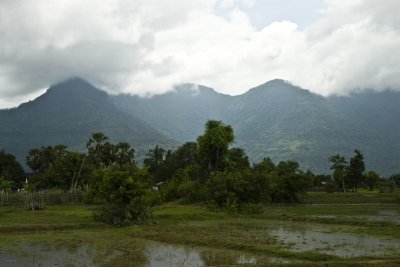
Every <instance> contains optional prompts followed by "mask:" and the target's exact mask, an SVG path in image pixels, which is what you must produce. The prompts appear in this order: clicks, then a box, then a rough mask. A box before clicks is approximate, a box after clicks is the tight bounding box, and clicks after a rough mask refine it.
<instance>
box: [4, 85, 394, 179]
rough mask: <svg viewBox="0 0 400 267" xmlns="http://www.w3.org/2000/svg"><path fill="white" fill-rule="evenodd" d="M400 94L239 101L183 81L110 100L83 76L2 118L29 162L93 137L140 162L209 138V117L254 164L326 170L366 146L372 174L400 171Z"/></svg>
mask: <svg viewBox="0 0 400 267" xmlns="http://www.w3.org/2000/svg"><path fill="white" fill-rule="evenodd" d="M398 103H400V93H396V92H389V91H387V92H382V93H374V92H364V93H359V94H354V95H351V96H349V97H328V98H325V97H322V96H319V95H316V94H313V93H311V92H309V91H307V90H304V89H301V88H299V87H296V86H293V85H291V84H290V83H288V82H285V81H283V80H273V81H270V82H267V83H265V84H263V85H260V86H258V87H256V88H253V89H251V90H249V91H248V92H246V93H245V94H242V95H239V96H229V95H224V94H220V93H217V92H215V91H214V90H213V89H211V88H208V87H204V86H197V85H193V84H184V85H181V86H177V87H176V88H175V90H173V91H171V92H168V93H166V94H163V95H158V96H154V97H151V98H141V97H138V96H130V95H118V96H110V95H107V94H106V93H105V92H102V91H100V90H98V89H96V88H94V87H93V86H91V85H90V84H88V83H87V82H85V81H83V80H81V79H78V78H77V79H71V80H68V81H65V82H63V83H60V84H58V85H54V86H52V87H51V88H50V89H49V90H48V91H47V92H46V93H45V94H44V95H42V96H41V97H39V98H37V99H35V100H34V101H32V102H29V103H26V104H23V105H21V106H20V107H18V108H15V109H11V110H2V111H0V148H4V149H6V150H7V151H9V152H11V153H13V154H15V155H16V156H17V158H18V159H19V160H22V161H24V157H25V155H26V152H27V151H28V150H29V149H30V148H33V147H38V146H41V145H47V144H58V143H64V144H67V145H68V146H69V147H70V148H72V149H83V146H84V144H85V143H86V141H87V139H88V138H89V136H90V134H91V133H92V132H94V131H102V132H104V133H105V134H106V135H108V136H109V137H110V138H111V140H113V141H120V140H126V141H128V142H130V143H131V144H132V145H133V146H134V147H135V148H136V149H137V150H138V151H139V154H141V155H143V154H144V153H145V151H147V149H149V148H150V147H152V146H154V145H155V144H159V145H161V146H164V147H167V148H168V147H169V148H171V147H175V146H176V145H177V144H178V143H183V142H185V141H189V140H196V138H197V137H198V136H199V135H200V134H201V133H202V132H203V127H204V123H205V121H206V120H207V119H217V120H222V121H224V122H225V123H228V124H231V125H232V126H233V128H234V131H235V134H236V144H235V146H240V147H242V148H244V149H245V150H246V152H247V153H248V155H249V156H250V158H251V159H252V160H253V161H258V160H261V159H262V158H263V157H267V156H269V157H271V158H272V159H273V160H274V161H279V160H285V159H294V160H298V161H299V162H300V163H301V165H302V167H303V168H310V169H311V170H313V171H316V172H328V171H329V162H328V158H329V156H331V155H332V154H335V153H340V154H343V155H345V156H347V157H350V156H351V155H352V153H353V150H354V149H356V148H357V149H360V150H361V151H362V152H363V153H364V155H365V158H366V163H367V168H368V169H372V170H376V171H378V172H380V173H381V174H384V175H387V174H390V173H393V172H400V116H398V114H400V105H399V104H398Z"/></svg>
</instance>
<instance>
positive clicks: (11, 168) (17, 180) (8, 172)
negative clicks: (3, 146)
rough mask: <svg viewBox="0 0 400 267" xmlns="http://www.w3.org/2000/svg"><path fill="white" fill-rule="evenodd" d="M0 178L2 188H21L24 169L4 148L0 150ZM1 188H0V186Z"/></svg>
mask: <svg viewBox="0 0 400 267" xmlns="http://www.w3.org/2000/svg"><path fill="white" fill-rule="evenodd" d="M0 179H1V180H2V182H1V184H2V186H1V187H2V188H3V189H6V188H8V189H13V190H15V189H17V188H22V186H23V183H24V180H25V179H24V170H23V169H22V167H21V164H19V162H18V161H17V160H16V159H15V157H14V156H13V155H11V154H9V153H7V152H5V151H4V150H0ZM0 189H1V188H0Z"/></svg>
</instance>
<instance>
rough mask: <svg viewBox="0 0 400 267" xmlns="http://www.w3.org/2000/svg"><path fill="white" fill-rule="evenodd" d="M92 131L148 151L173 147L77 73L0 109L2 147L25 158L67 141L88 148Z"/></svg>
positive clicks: (73, 145) (69, 144)
mask: <svg viewBox="0 0 400 267" xmlns="http://www.w3.org/2000/svg"><path fill="white" fill-rule="evenodd" d="M93 132H103V133H104V134H105V135H107V136H108V137H109V138H110V140H111V141H113V142H118V141H128V142H129V143H131V144H132V145H133V146H134V148H135V149H136V150H137V152H138V154H139V155H140V154H142V155H143V154H144V153H145V152H146V151H147V150H148V149H149V148H150V147H153V146H155V145H156V144H161V145H163V146H175V145H176V142H175V141H173V140H172V139H170V138H167V137H165V136H164V135H162V134H161V133H159V132H158V131H157V130H156V129H154V128H153V127H151V126H150V125H149V124H148V123H146V122H144V121H142V120H141V119H139V118H137V117H136V116H135V115H134V114H128V113H125V112H122V111H120V110H119V109H117V108H116V107H115V106H114V104H113V103H112V101H111V99H110V97H109V95H108V94H107V93H105V92H103V91H100V90H98V89H96V88H95V87H93V86H92V85H90V84H89V83H87V82H86V81H84V80H82V79H79V78H75V79H71V80H68V81H65V82H62V83H60V84H57V85H54V86H52V87H50V88H49V89H48V90H47V92H46V93H45V94H43V95H42V96H40V97H38V98H37V99H35V100H34V101H31V102H29V103H25V104H22V105H20V106H19V107H18V108H14V109H9V110H1V111H0V148H3V149H5V150H6V151H8V152H10V153H13V154H14V155H15V156H16V157H17V159H18V160H19V161H20V162H21V163H25V157H26V155H27V152H28V151H29V149H31V148H35V147H40V146H44V145H55V144H66V145H67V146H68V147H69V148H70V149H72V150H81V151H82V150H84V149H85V145H86V142H87V140H88V139H89V138H90V136H91V134H92V133H93Z"/></svg>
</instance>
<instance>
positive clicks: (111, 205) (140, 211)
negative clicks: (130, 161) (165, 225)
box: [91, 167, 151, 226]
mask: <svg viewBox="0 0 400 267" xmlns="http://www.w3.org/2000/svg"><path fill="white" fill-rule="evenodd" d="M96 177H97V179H98V180H97V182H96V183H95V185H96V186H95V187H94V188H93V189H91V190H92V193H91V194H92V196H93V199H95V200H97V201H101V203H102V205H101V207H100V208H99V209H98V210H97V211H95V213H94V218H95V219H96V220H98V221H102V222H105V223H108V224H112V225H115V226H123V225H127V224H131V223H135V222H139V221H144V220H147V219H149V218H150V217H151V213H150V208H149V206H148V205H147V204H148V203H146V194H147V193H148V192H149V190H150V185H149V184H148V183H146V182H145V181H146V173H145V172H143V171H142V170H140V169H137V168H136V167H130V168H126V169H124V168H120V167H109V168H106V169H102V170H98V172H97V174H96Z"/></svg>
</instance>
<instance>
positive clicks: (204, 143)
mask: <svg viewBox="0 0 400 267" xmlns="http://www.w3.org/2000/svg"><path fill="white" fill-rule="evenodd" d="M234 139H235V135H234V133H233V129H232V127H231V126H230V125H225V124H224V123H222V122H221V121H215V120H208V121H207V122H206V125H205V131H204V134H203V135H202V136H199V137H198V138H197V142H198V144H199V156H200V158H201V160H202V161H203V164H204V165H205V166H206V168H207V170H208V172H209V174H210V175H211V174H212V173H213V172H215V171H217V170H220V168H221V166H223V163H225V161H226V160H227V156H228V152H229V145H230V144H232V143H233V141H234Z"/></svg>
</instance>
